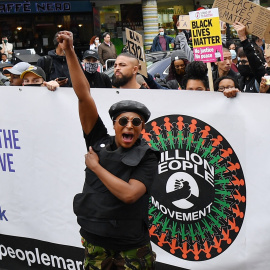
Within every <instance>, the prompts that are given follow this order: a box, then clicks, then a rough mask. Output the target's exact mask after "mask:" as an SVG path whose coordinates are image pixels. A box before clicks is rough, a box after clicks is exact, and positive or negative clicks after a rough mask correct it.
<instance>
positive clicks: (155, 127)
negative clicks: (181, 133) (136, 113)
mask: <svg viewBox="0 0 270 270" xmlns="http://www.w3.org/2000/svg"><path fill="white" fill-rule="evenodd" d="M151 126H152V127H153V131H154V132H155V133H156V134H157V135H159V134H160V130H161V128H160V127H159V126H158V125H157V122H156V121H153V122H152V123H151Z"/></svg>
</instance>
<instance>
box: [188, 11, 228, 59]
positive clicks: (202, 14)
mask: <svg viewBox="0 0 270 270" xmlns="http://www.w3.org/2000/svg"><path fill="white" fill-rule="evenodd" d="M189 17H190V22H191V32H192V43H193V52H194V60H195V61H203V62H205V63H206V62H216V61H217V59H220V60H222V61H223V51H222V40H221V32H220V23H219V16H218V9H217V8H213V9H206V10H199V11H192V12H189Z"/></svg>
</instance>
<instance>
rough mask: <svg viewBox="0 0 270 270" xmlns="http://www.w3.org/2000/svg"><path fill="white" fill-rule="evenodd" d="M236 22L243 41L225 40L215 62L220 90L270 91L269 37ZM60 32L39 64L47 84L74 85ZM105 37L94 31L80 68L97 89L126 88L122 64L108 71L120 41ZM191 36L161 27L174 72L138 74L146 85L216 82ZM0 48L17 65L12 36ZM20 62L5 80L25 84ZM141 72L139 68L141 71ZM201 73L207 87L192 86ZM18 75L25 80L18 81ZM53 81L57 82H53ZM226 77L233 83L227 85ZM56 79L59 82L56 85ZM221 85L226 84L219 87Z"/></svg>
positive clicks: (6, 61) (159, 40)
mask: <svg viewBox="0 0 270 270" xmlns="http://www.w3.org/2000/svg"><path fill="white" fill-rule="evenodd" d="M233 27H234V29H235V30H236V32H237V34H238V38H239V40H240V42H238V43H234V42H233V41H229V42H227V43H226V44H223V60H220V59H218V60H217V61H216V62H215V63H212V76H211V77H212V78H213V85H214V91H219V92H224V90H226V91H225V92H224V94H225V95H228V96H232V94H231V93H234V94H233V96H235V95H236V93H237V92H248V93H268V92H270V91H269V85H268V80H267V79H266V78H265V75H267V74H270V57H269V56H268V57H267V56H265V55H264V44H263V40H262V39H260V38H258V37H255V36H252V39H250V40H249V39H248V37H247V33H246V27H245V26H244V25H243V24H241V23H240V22H235V23H234V24H233ZM58 34H59V33H56V34H55V37H54V39H53V44H54V46H55V49H53V50H51V51H49V53H48V55H46V56H43V57H41V58H40V59H39V60H38V62H37V63H36V67H40V68H41V69H42V70H43V71H44V73H45V77H44V82H48V84H47V83H42V85H46V86H47V87H48V88H49V85H50V90H55V89H57V87H63V86H64V87H72V81H71V78H70V75H69V68H68V65H67V61H66V56H65V52H64V51H63V50H62V48H61V46H59V42H58V39H57V37H58ZM102 37H103V42H100V39H99V37H98V36H96V35H95V36H93V37H92V38H91V39H90V44H89V49H88V50H86V51H85V52H84V54H83V57H82V59H81V60H80V59H79V58H78V57H77V59H78V62H79V65H80V68H81V69H82V70H83V71H84V74H85V76H86V78H87V80H88V81H89V83H90V86H91V87H93V88H111V87H114V88H119V87H122V86H123V85H126V82H128V81H129V80H130V77H128V75H125V74H122V75H123V76H122V78H121V79H120V80H119V79H117V78H116V73H119V72H120V73H121V72H122V71H119V67H118V65H117V64H116V63H114V64H115V67H114V74H113V76H112V78H109V76H108V75H106V74H105V73H104V70H105V69H106V68H108V66H107V65H106V60H108V59H109V60H110V61H112V60H113V61H112V62H114V61H116V59H117V58H118V57H119V56H118V57H117V54H116V50H115V46H114V44H113V43H112V42H111V40H110V34H109V33H108V32H106V33H104V34H103V35H102ZM191 39H192V37H187V35H186V33H185V30H178V33H177V35H176V37H175V38H170V39H169V38H168V36H166V34H165V33H164V28H160V29H159V34H158V35H157V36H156V37H155V38H154V40H153V45H152V47H151V51H166V50H169V45H172V46H170V47H171V50H172V49H173V52H172V53H171V55H170V57H171V64H170V67H169V74H168V75H167V77H166V78H165V79H164V80H161V79H159V78H153V77H152V76H151V75H150V74H148V75H149V76H148V78H146V77H144V76H137V82H138V83H139V84H140V87H142V88H148V89H163V90H170V89H175V90H191V89H196V90H206V91H208V90H209V85H210V83H209V81H208V77H209V76H208V72H209V70H207V69H206V64H204V63H194V56H193V51H192V49H191V48H190V46H189V44H188V42H190V40H191ZM157 44H158V45H157ZM0 49H1V59H2V61H1V63H2V64H3V65H4V66H5V65H6V66H8V68H11V67H12V64H11V63H10V60H11V57H12V44H10V43H8V38H7V37H6V36H4V37H3V38H2V46H0ZM124 49H125V50H123V51H124V52H125V53H129V52H127V51H126V48H124ZM197 62H199V61H197ZM22 63H24V62H22ZM17 65H18V64H17ZM17 65H15V66H14V67H13V69H11V70H10V71H8V68H6V69H5V70H2V72H1V74H0V76H1V77H0V84H1V85H11V86H15V85H17V84H18V83H19V84H21V85H23V84H25V83H23V78H22V77H21V74H19V72H18V70H17ZM28 66H29V65H28ZM22 67H25V68H26V67H27V63H24V64H20V65H19V70H20V72H21V73H22V72H23V71H24V70H23V69H22ZM122 68H123V67H121V69H122ZM12 70H16V73H15V74H13V73H12ZM136 73H139V70H138V72H136ZM196 76H197V77H198V79H197V81H201V82H203V85H204V87H201V86H198V87H191V88H190V87H188V85H189V84H188V79H189V77H192V78H193V80H195V77H196ZM41 77H42V76H41ZM18 78H19V80H17V82H16V79H18ZM53 81H54V82H56V83H57V84H55V83H52V82H53ZM225 82H227V83H228V84H227V85H224V83H225ZM52 84H53V87H51V85H52ZM219 84H222V85H221V86H219ZM30 85H33V84H30ZM136 88H137V87H136ZM228 89H229V90H228ZM235 89H236V90H237V91H236V90H235ZM230 91H231V92H230ZM228 93H230V94H228Z"/></svg>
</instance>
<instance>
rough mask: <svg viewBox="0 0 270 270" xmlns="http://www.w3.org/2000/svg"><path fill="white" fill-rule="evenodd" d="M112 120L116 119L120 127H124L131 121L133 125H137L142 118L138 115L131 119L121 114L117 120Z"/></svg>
mask: <svg viewBox="0 0 270 270" xmlns="http://www.w3.org/2000/svg"><path fill="white" fill-rule="evenodd" d="M114 121H117V122H118V123H119V125H120V126H122V127H125V126H126V125H127V124H128V122H131V123H132V125H133V126H134V127H138V126H139V125H140V124H141V123H142V120H141V119H140V118H139V117H135V118H133V119H132V120H129V119H128V118H127V117H126V116H122V117H120V118H119V119H118V120H114Z"/></svg>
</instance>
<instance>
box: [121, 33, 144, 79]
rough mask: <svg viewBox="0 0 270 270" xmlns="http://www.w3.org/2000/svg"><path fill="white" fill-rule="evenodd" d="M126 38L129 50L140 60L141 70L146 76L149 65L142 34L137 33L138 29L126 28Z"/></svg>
mask: <svg viewBox="0 0 270 270" xmlns="http://www.w3.org/2000/svg"><path fill="white" fill-rule="evenodd" d="M126 38H127V47H128V51H129V52H130V53H131V54H133V55H135V56H136V57H137V59H138V60H139V62H140V65H141V70H140V71H139V72H140V73H141V74H142V75H144V76H145V77H147V76H148V75H147V66H146V60H145V53H144V48H143V38H142V35H141V34H139V33H137V32H136V31H133V30H130V29H128V28H126Z"/></svg>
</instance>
